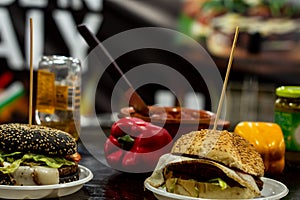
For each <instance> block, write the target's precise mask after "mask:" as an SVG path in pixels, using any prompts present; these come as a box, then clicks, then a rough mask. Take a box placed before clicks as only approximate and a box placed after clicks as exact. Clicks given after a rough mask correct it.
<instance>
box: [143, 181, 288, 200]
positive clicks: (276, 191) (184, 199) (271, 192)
mask: <svg viewBox="0 0 300 200" xmlns="http://www.w3.org/2000/svg"><path fill="white" fill-rule="evenodd" d="M262 181H263V182H264V187H263V190H262V192H261V193H262V196H261V197H258V198H255V200H263V199H265V200H278V199H280V198H282V197H285V196H286V195H287V194H288V192H289V190H288V188H287V187H286V186H285V185H284V184H283V183H281V182H279V181H276V180H273V179H270V178H265V177H262ZM145 187H146V188H147V189H148V190H150V191H151V192H153V194H154V196H155V197H156V198H157V199H159V200H208V199H203V198H195V197H188V196H183V195H178V194H173V193H169V192H166V190H165V189H163V188H161V187H160V188H155V187H152V186H151V185H150V184H149V183H147V182H145Z"/></svg>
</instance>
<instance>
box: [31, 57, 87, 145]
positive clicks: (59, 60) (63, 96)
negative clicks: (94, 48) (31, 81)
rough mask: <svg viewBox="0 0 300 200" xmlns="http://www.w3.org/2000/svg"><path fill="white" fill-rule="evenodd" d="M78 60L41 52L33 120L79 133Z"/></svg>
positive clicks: (79, 87) (79, 69)
mask: <svg viewBox="0 0 300 200" xmlns="http://www.w3.org/2000/svg"><path fill="white" fill-rule="evenodd" d="M80 91H81V64H80V61H79V59H77V58H72V57H65V56H57V55H52V56H43V57H42V59H41V61H40V62H39V68H38V70H37V95H36V109H35V121H36V123H37V124H39V125H43V126H49V127H53V128H57V129H60V130H63V131H65V132H67V133H69V134H71V135H72V136H73V137H74V138H75V139H76V141H77V140H78V139H79V133H80V98H81V92H80Z"/></svg>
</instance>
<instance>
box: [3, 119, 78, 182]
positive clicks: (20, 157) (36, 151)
mask: <svg viewBox="0 0 300 200" xmlns="http://www.w3.org/2000/svg"><path fill="white" fill-rule="evenodd" d="M79 161H80V155H79V154H78V153H77V144H76V141H75V139H74V138H73V137H72V136H70V135H69V134H68V133H66V132H63V131H60V130H57V129H53V128H49V127H44V126H38V125H28V124H18V123H11V124H2V125H0V184H2V185H50V184H58V183H67V182H71V181H76V180H78V179H79V167H78V162H79Z"/></svg>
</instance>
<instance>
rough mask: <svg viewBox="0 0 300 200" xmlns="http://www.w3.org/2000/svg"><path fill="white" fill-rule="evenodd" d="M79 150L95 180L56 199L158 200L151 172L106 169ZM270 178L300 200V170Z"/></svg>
mask: <svg viewBox="0 0 300 200" xmlns="http://www.w3.org/2000/svg"><path fill="white" fill-rule="evenodd" d="M83 131H88V132H92V131H97V129H92V128H88V129H83ZM78 150H79V152H80V154H81V156H82V160H81V162H80V164H81V165H83V166H85V167H87V168H89V169H90V170H91V171H92V172H93V175H94V177H93V179H92V180H91V181H89V182H88V183H86V184H84V186H83V188H82V189H81V190H79V191H78V192H76V193H74V194H72V195H69V196H65V197H61V198H57V199H61V200H77V199H78V200H83V199H88V200H98V199H107V200H112V199H114V200H123V199H128V200H135V199H136V200H141V199H143V200H155V199H156V198H155V197H154V195H153V194H152V193H151V192H150V191H148V190H146V189H145V188H144V180H145V179H146V178H147V177H148V176H150V174H151V173H150V172H149V173H142V174H137V173H124V172H119V171H116V170H114V169H111V168H109V167H107V166H106V165H104V164H102V163H101V162H100V161H98V159H96V158H95V157H94V156H92V155H91V154H90V153H89V152H88V151H87V149H86V148H85V146H84V145H83V144H82V143H81V142H79V145H78ZM269 178H272V179H275V180H277V181H280V182H282V183H283V184H285V185H286V186H287V187H288V189H289V194H288V195H287V196H286V197H285V198H284V199H300V170H298V171H297V170H289V169H286V170H285V171H284V172H283V173H282V174H279V175H275V176H269Z"/></svg>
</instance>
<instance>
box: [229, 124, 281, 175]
mask: <svg viewBox="0 0 300 200" xmlns="http://www.w3.org/2000/svg"><path fill="white" fill-rule="evenodd" d="M234 132H235V133H237V134H239V135H240V136H242V137H244V138H245V139H247V140H248V141H249V142H250V143H252V144H253V145H254V147H255V148H256V150H257V151H258V152H259V153H260V154H261V156H262V158H263V161H264V165H265V172H266V173H267V174H278V173H281V172H282V171H283V170H284V165H285V143H284V137H283V133H282V130H281V128H280V126H279V125H278V124H276V123H270V122H240V123H238V124H237V125H236V127H235V129H234Z"/></svg>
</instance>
